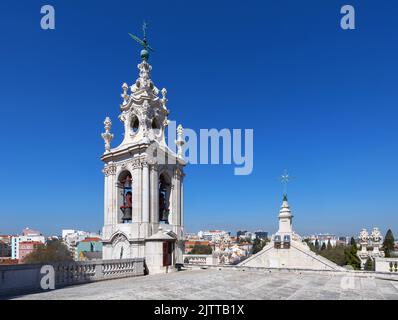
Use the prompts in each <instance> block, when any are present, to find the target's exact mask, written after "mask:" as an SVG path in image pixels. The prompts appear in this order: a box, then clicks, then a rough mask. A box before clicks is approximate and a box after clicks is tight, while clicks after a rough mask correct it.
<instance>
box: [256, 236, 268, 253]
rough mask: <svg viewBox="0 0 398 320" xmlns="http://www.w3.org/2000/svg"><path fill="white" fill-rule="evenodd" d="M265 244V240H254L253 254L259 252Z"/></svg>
mask: <svg viewBox="0 0 398 320" xmlns="http://www.w3.org/2000/svg"><path fill="white" fill-rule="evenodd" d="M266 244H267V240H265V239H264V240H261V239H259V238H256V239H254V241H253V254H256V253H257V252H260V251H261V250H262V249H263V248H264V247H265V245H266Z"/></svg>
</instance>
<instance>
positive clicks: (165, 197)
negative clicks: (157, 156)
mask: <svg viewBox="0 0 398 320" xmlns="http://www.w3.org/2000/svg"><path fill="white" fill-rule="evenodd" d="M170 195H171V180H170V177H169V176H168V175H167V174H166V173H162V174H161V175H160V177H159V221H160V222H164V223H166V224H168V223H169V216H170Z"/></svg>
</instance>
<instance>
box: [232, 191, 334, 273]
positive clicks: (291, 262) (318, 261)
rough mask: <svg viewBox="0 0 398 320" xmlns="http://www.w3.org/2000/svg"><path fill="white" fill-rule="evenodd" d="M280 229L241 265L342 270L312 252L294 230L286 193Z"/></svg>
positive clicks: (280, 214) (281, 212)
mask: <svg viewBox="0 0 398 320" xmlns="http://www.w3.org/2000/svg"><path fill="white" fill-rule="evenodd" d="M278 219H279V230H278V232H277V233H275V234H274V235H273V237H272V241H271V242H270V243H269V244H268V245H266V246H265V247H264V248H263V249H262V250H261V251H260V252H258V253H257V254H255V255H253V256H251V257H249V258H248V259H246V260H244V261H243V262H241V263H240V264H239V265H241V266H249V267H268V268H297V269H315V270H342V268H341V267H340V266H338V265H336V264H335V263H333V262H332V261H329V260H327V259H325V258H323V257H322V256H319V255H317V254H316V253H314V252H312V251H311V250H310V248H309V247H308V245H307V244H306V243H305V242H303V241H302V239H301V237H300V236H299V235H298V234H296V233H295V232H294V231H293V226H292V221H293V215H292V213H291V211H290V207H289V203H288V200H287V196H286V195H284V197H283V202H282V207H281V209H280V211H279V216H278Z"/></svg>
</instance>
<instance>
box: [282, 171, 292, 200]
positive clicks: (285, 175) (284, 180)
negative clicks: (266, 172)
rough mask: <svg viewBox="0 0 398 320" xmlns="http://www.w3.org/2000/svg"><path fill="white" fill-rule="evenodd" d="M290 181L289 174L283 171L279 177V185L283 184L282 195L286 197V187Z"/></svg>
mask: <svg viewBox="0 0 398 320" xmlns="http://www.w3.org/2000/svg"><path fill="white" fill-rule="evenodd" d="M291 179H292V177H291V176H290V175H289V173H288V172H287V170H286V169H285V171H284V172H283V174H282V175H281V183H282V184H283V193H284V195H287V186H288V184H289V182H290V181H291Z"/></svg>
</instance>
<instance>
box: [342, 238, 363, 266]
mask: <svg viewBox="0 0 398 320" xmlns="http://www.w3.org/2000/svg"><path fill="white" fill-rule="evenodd" d="M357 251H358V248H357V245H356V244H355V245H352V246H349V247H347V248H345V250H344V258H345V264H346V265H349V266H352V267H353V268H354V269H356V270H359V269H361V261H360V260H359V258H358V256H357Z"/></svg>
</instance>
